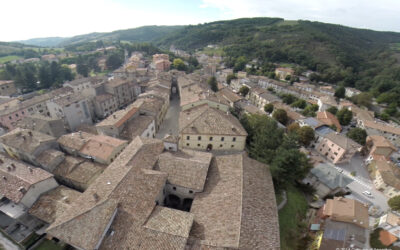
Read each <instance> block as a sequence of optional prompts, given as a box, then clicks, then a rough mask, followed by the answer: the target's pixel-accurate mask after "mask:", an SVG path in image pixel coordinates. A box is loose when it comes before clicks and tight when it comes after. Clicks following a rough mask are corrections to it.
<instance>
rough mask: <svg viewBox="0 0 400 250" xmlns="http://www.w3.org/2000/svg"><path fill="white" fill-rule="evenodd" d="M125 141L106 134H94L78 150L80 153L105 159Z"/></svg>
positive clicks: (125, 142)
mask: <svg viewBox="0 0 400 250" xmlns="http://www.w3.org/2000/svg"><path fill="white" fill-rule="evenodd" d="M124 144H127V141H125V140H121V139H117V138H113V137H111V136H106V135H95V136H93V137H92V138H90V139H89V141H88V142H87V143H86V144H85V145H84V146H83V147H82V148H81V149H80V150H79V151H80V152H81V153H82V154H85V155H89V156H92V157H96V158H99V159H103V160H105V161H107V160H108V159H109V158H110V157H111V156H112V154H113V153H114V152H115V150H116V149H117V148H119V147H123V145H124Z"/></svg>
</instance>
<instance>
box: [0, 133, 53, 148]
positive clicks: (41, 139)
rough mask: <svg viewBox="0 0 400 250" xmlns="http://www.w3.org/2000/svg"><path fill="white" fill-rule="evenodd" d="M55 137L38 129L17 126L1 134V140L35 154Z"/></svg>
mask: <svg viewBox="0 0 400 250" xmlns="http://www.w3.org/2000/svg"><path fill="white" fill-rule="evenodd" d="M54 141H55V138H54V137H52V136H50V135H46V134H43V133H40V132H37V131H33V130H29V129H22V128H16V129H14V130H12V131H10V132H8V133H7V134H4V135H2V136H0V142H1V143H4V144H5V145H7V146H10V147H13V148H16V149H18V150H20V151H24V152H27V153H29V154H33V153H34V152H35V151H36V149H38V148H39V147H40V146H41V145H43V144H44V143H51V142H54Z"/></svg>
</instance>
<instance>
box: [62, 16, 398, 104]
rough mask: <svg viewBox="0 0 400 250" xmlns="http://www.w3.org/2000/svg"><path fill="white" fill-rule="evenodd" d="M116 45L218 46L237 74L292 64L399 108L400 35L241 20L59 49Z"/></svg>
mask: <svg viewBox="0 0 400 250" xmlns="http://www.w3.org/2000/svg"><path fill="white" fill-rule="evenodd" d="M115 41H130V42H149V43H153V44H154V45H156V46H159V47H161V48H164V49H168V48H169V46H170V45H175V47H177V48H179V49H184V50H188V51H194V50H196V49H202V48H204V47H205V46H207V45H209V44H217V45H220V47H221V48H222V52H223V53H224V55H225V56H226V64H227V66H230V67H235V68H236V70H239V69H240V68H243V67H244V66H245V65H246V63H251V62H252V61H253V59H257V61H258V63H257V65H255V67H256V69H257V70H254V73H257V74H264V73H266V72H268V71H270V69H271V63H293V64H295V65H299V66H301V67H298V69H297V71H300V70H306V69H311V70H315V71H317V72H318V73H319V74H317V75H314V76H313V80H315V81H325V82H329V83H334V84H341V85H344V86H351V87H356V88H358V89H360V90H363V91H370V92H371V94H373V95H374V96H375V97H379V99H378V100H379V101H380V102H385V103H392V102H396V103H397V102H399V104H400V101H399V100H400V98H398V97H400V33H394V32H377V31H372V30H363V29H355V28H350V27H345V26H341V25H335V24H326V23H319V22H310V21H287V20H283V19H281V18H242V19H236V20H229V21H217V22H212V23H205V24H199V25H188V26H145V27H140V28H135V29H128V30H119V31H114V32H110V33H91V34H87V35H81V36H76V37H72V38H68V39H65V40H63V41H62V42H61V44H60V45H63V46H64V47H65V49H66V50H67V51H85V50H87V49H91V48H92V47H93V48H96V47H99V46H102V44H103V42H104V44H105V45H107V44H111V43H113V42H115ZM99 42H100V43H101V44H97V43H99ZM382 93H385V94H384V95H383V96H380V95H381V94H382Z"/></svg>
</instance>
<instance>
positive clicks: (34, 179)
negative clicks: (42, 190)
mask: <svg viewBox="0 0 400 250" xmlns="http://www.w3.org/2000/svg"><path fill="white" fill-rule="evenodd" d="M0 176H1V179H0V194H1V195H2V196H5V197H7V198H8V199H10V200H12V201H13V202H15V203H19V202H20V201H21V199H22V198H23V197H24V195H25V192H26V191H28V190H29V189H30V187H31V186H32V185H35V184H37V183H40V182H42V181H44V180H47V179H49V178H53V175H52V174H50V173H49V172H47V171H45V170H43V169H41V168H36V167H33V166H31V165H28V164H25V163H23V162H20V161H16V160H13V159H11V158H9V157H7V156H5V155H2V154H0Z"/></svg>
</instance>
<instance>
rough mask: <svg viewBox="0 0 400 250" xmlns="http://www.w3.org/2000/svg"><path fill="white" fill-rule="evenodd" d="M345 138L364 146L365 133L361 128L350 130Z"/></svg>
mask: <svg viewBox="0 0 400 250" xmlns="http://www.w3.org/2000/svg"><path fill="white" fill-rule="evenodd" d="M346 135H347V137H349V138H350V139H352V140H353V141H355V142H357V143H358V144H360V145H365V140H366V139H367V136H368V135H367V132H366V131H365V130H364V129H362V128H352V129H350V130H349V132H347V134H346Z"/></svg>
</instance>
